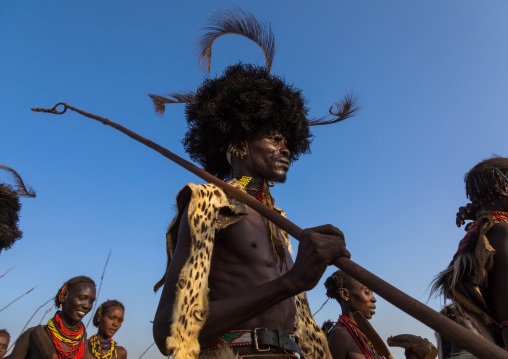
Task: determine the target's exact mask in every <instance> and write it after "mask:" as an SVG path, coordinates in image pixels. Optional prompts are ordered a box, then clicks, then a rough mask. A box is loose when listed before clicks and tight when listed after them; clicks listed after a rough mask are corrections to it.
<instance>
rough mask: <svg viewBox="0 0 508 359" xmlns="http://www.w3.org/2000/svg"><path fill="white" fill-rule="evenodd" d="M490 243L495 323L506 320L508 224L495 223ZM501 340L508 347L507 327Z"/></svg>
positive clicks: (507, 309)
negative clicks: (491, 248)
mask: <svg viewBox="0 0 508 359" xmlns="http://www.w3.org/2000/svg"><path fill="white" fill-rule="evenodd" d="M487 237H488V239H489V242H490V244H491V245H492V247H493V248H494V249H495V250H496V253H495V254H494V265H493V267H492V269H491V270H490V272H489V276H488V281H489V283H488V284H489V287H488V288H489V289H488V290H489V293H490V295H491V296H492V299H493V302H494V312H495V316H496V318H495V319H496V320H497V321H498V323H497V324H500V323H501V322H503V321H508V305H507V303H508V281H507V280H506V278H508V224H507V223H500V224H496V225H495V226H494V227H492V229H491V230H490V231H489V232H488V234H487ZM501 333H502V335H503V341H504V345H505V347H506V348H508V327H506V326H505V327H504V328H503V329H502V332H501Z"/></svg>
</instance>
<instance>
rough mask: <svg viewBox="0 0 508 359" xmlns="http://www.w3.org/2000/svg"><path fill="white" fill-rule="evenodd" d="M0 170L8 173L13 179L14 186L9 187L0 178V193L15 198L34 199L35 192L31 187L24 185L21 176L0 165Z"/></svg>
mask: <svg viewBox="0 0 508 359" xmlns="http://www.w3.org/2000/svg"><path fill="white" fill-rule="evenodd" d="M0 169H2V170H4V171H7V172H9V175H10V176H12V177H13V179H14V186H10V185H7V182H5V181H4V180H3V179H1V177H0V191H3V192H5V193H8V194H11V195H14V196H16V197H32V198H33V197H35V191H34V190H33V189H32V188H31V187H29V186H26V185H25V183H24V182H23V180H22V179H21V176H20V175H19V174H18V173H17V172H16V171H14V170H13V169H12V168H10V167H7V166H4V165H0Z"/></svg>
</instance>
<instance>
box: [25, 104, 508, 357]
mask: <svg viewBox="0 0 508 359" xmlns="http://www.w3.org/2000/svg"><path fill="white" fill-rule="evenodd" d="M58 106H63V107H64V108H63V110H61V111H58V110H57V107H58ZM67 109H70V110H72V111H75V112H77V113H79V114H81V115H83V116H86V117H89V118H92V119H94V120H97V121H99V122H101V123H103V124H104V125H108V126H111V127H113V128H115V129H117V130H118V131H120V132H123V133H124V134H126V135H127V136H129V137H131V138H133V139H135V140H136V141H139V142H141V143H143V144H145V145H146V146H148V147H150V148H151V149H153V150H155V151H157V152H159V153H160V154H161V155H163V156H164V157H167V158H169V159H170V160H171V161H173V162H175V163H177V164H178V165H180V166H182V167H183V168H185V169H186V170H188V171H190V172H192V173H194V174H195V175H197V176H198V177H200V178H202V179H203V180H205V181H206V182H210V183H213V184H215V185H216V186H218V187H220V188H222V189H223V190H224V192H226V193H227V194H229V195H230V196H232V197H234V198H236V199H237V200H239V201H241V202H243V203H245V204H246V205H247V206H249V207H251V208H252V209H253V210H255V211H256V212H258V213H259V214H261V215H262V216H263V217H265V218H266V219H268V220H270V221H271V222H272V223H274V224H276V225H277V226H279V227H280V228H282V229H283V230H285V231H286V232H287V233H289V234H290V235H291V236H292V237H294V238H295V239H296V240H300V237H301V234H302V229H301V228H300V227H298V226H297V225H296V224H294V223H292V222H291V221H289V220H288V219H287V218H285V217H283V216H281V215H280V214H278V213H277V212H275V211H274V210H272V209H270V208H269V207H267V206H265V205H264V204H262V203H261V202H260V201H257V200H256V199H254V198H253V197H252V196H249V195H248V194H247V193H245V192H243V191H241V190H240V189H238V188H235V187H233V186H231V185H229V184H228V183H226V182H224V181H222V180H220V179H218V178H216V177H214V176H212V175H211V174H209V173H208V172H206V171H204V170H202V169H201V168H199V167H197V166H195V165H193V164H192V163H190V162H188V161H186V160H184V159H183V158H181V157H179V156H177V155H175V154H174V153H172V152H170V151H169V150H167V149H165V148H164V147H162V146H160V145H158V144H156V143H155V142H153V141H150V140H149V139H147V138H144V137H142V136H140V135H138V134H137V133H135V132H132V131H131V130H129V129H127V128H125V127H123V126H121V125H119V124H117V123H115V122H113V121H110V120H108V119H107V118H104V117H100V116H97V115H94V114H91V113H88V112H85V111H83V110H80V109H78V108H75V107H73V106H69V105H67V104H66V103H62V102H61V103H58V104H56V105H55V106H54V107H52V108H51V109H44V108H32V111H36V112H47V113H53V114H57V115H61V114H63V113H65V112H66V111H67ZM334 265H336V266H337V267H339V268H341V269H342V270H343V271H344V272H346V273H347V274H349V275H350V276H351V277H353V278H355V279H356V280H357V281H359V282H360V283H363V284H364V285H366V286H367V287H369V288H370V289H372V290H373V291H374V292H376V293H377V294H379V295H380V296H381V297H383V298H384V299H385V300H387V301H388V302H390V303H392V304H393V305H394V306H396V307H397V308H399V309H401V310H403V311H404V312H406V313H407V314H409V315H411V316H412V317H414V318H416V319H418V320H419V321H421V322H422V323H424V324H425V325H427V326H429V327H430V328H432V329H434V330H435V331H437V332H439V333H440V334H441V335H443V336H444V337H446V338H448V339H449V340H451V341H452V342H454V343H455V344H456V345H458V346H459V347H461V348H463V349H466V350H467V351H469V352H471V353H472V354H474V355H476V356H477V357H478V358H482V359H508V353H507V352H506V351H504V350H503V349H501V348H500V347H498V346H496V345H495V344H493V343H491V342H489V341H487V340H485V339H483V338H482V337H480V336H479V335H476V334H474V333H472V332H471V331H469V330H468V329H466V328H464V327H462V326H461V325H459V324H457V323H455V322H454V321H452V320H450V319H448V318H447V317H445V316H444V315H442V314H439V313H438V312H436V311H435V310H433V309H431V308H429V307H427V306H426V305H424V304H423V303H420V302H419V301H417V300H416V299H414V298H412V297H410V296H408V295H407V294H405V293H404V292H402V291H400V290H399V289H397V288H395V287H394V286H392V285H391V284H389V283H387V282H385V281H384V280H382V279H381V278H379V277H377V276H375V275H374V274H372V273H370V272H369V271H368V270H366V269H364V268H362V267H360V266H359V265H358V264H356V263H355V262H353V261H351V260H349V259H348V258H346V257H340V258H338V259H337V260H336V261H335V262H334Z"/></svg>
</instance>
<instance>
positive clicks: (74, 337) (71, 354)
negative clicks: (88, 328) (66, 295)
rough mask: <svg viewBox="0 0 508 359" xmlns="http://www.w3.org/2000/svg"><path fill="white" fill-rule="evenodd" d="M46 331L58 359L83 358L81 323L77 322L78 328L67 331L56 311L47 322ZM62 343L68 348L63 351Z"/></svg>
mask: <svg viewBox="0 0 508 359" xmlns="http://www.w3.org/2000/svg"><path fill="white" fill-rule="evenodd" d="M47 329H48V332H49V334H50V335H51V339H52V340H53V344H54V345H55V349H56V357H57V358H58V359H67V358H76V359H81V358H83V352H84V347H85V345H84V344H85V339H86V332H85V327H84V326H83V323H81V322H79V324H78V328H77V329H75V330H70V329H67V328H66V327H65V326H64V325H63V323H62V319H61V312H60V311H58V312H56V314H55V317H54V318H51V319H50V320H49V321H48V325H47ZM62 343H65V344H67V345H68V346H69V347H70V348H69V349H68V350H66V349H64V348H63V346H62Z"/></svg>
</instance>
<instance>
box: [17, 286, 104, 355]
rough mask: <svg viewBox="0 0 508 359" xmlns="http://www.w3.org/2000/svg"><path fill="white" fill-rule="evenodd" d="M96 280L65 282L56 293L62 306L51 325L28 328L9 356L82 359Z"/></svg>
mask: <svg viewBox="0 0 508 359" xmlns="http://www.w3.org/2000/svg"><path fill="white" fill-rule="evenodd" d="M94 301H95V282H94V281H93V280H92V279H91V278H89V277H85V276H79V277H74V278H72V279H70V280H68V281H67V282H65V283H64V284H63V285H62V287H61V288H60V289H59V290H58V292H57V294H56V296H55V307H56V308H57V309H59V310H58V311H57V312H56V314H55V316H54V317H53V318H51V319H50V320H49V321H48V323H47V325H39V326H36V327H32V328H29V329H27V330H26V331H25V332H24V333H23V334H21V336H20V337H19V339H18V340H17V341H16V345H15V346H14V349H13V351H12V353H11V355H9V356H8V357H7V358H9V359H21V358H27V359H39V358H42V359H55V358H56V359H67V358H71V359H81V358H83V354H84V352H85V346H86V331H85V327H84V325H83V323H82V319H83V317H84V316H85V315H86V314H87V313H88V312H89V311H90V310H92V306H93V303H94Z"/></svg>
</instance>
